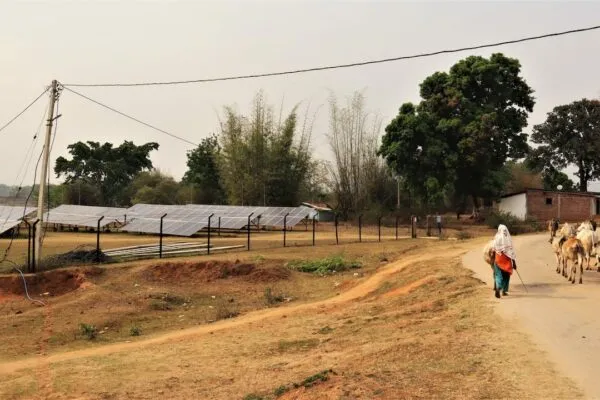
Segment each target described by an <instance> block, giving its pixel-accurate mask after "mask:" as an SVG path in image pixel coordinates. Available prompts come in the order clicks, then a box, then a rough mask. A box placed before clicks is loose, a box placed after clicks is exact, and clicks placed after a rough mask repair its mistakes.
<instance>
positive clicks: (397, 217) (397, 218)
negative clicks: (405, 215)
mask: <svg viewBox="0 0 600 400" xmlns="http://www.w3.org/2000/svg"><path fill="white" fill-rule="evenodd" d="M399 219H400V217H399V216H397V215H396V240H398V220H399Z"/></svg>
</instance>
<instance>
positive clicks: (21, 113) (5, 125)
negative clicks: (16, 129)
mask: <svg viewBox="0 0 600 400" xmlns="http://www.w3.org/2000/svg"><path fill="white" fill-rule="evenodd" d="M47 91H48V88H46V89H45V90H44V91H43V92H42V93H41V94H40V95H39V96H38V97H36V98H35V100H33V101H32V102H31V103H29V105H28V106H27V107H25V109H23V111H21V112H20V113H18V114H17V115H15V116H14V117H13V118H11V119H10V120H9V121H8V122H7V123H6V124H4V125H2V128H0V132H2V131H3V130H4V129H6V128H7V127H8V126H9V125H10V124H12V123H13V122H14V121H15V120H16V119H17V118H19V117H20V116H21V115H23V113H25V111H27V110H29V108H30V107H31V106H32V105H34V104H35V103H36V102H37V101H38V100H39V99H41V98H42V96H43V95H44V94H45V93H46V92H47Z"/></svg>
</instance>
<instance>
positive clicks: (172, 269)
mask: <svg viewBox="0 0 600 400" xmlns="http://www.w3.org/2000/svg"><path fill="white" fill-rule="evenodd" d="M142 276H143V278H144V279H146V280H149V281H153V282H171V283H176V282H212V281H215V280H217V279H228V278H237V277H243V279H244V280H246V281H249V282H257V283H259V282H275V281H278V280H282V279H287V278H288V277H289V276H290V271H289V270H288V269H287V268H285V267H283V266H281V265H271V266H268V265H256V264H251V263H241V262H239V261H236V262H231V261H205V262H165V263H160V264H154V265H150V266H149V267H147V268H146V269H145V270H144V271H143V272H142Z"/></svg>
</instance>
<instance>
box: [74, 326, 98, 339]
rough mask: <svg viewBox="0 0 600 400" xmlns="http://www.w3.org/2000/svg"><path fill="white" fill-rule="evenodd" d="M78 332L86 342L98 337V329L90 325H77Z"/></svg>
mask: <svg viewBox="0 0 600 400" xmlns="http://www.w3.org/2000/svg"><path fill="white" fill-rule="evenodd" d="M79 332H80V333H81V334H82V335H83V336H84V337H86V338H87V339H88V340H93V339H95V338H96V336H98V328H96V327H95V326H94V325H91V324H84V323H81V324H79Z"/></svg>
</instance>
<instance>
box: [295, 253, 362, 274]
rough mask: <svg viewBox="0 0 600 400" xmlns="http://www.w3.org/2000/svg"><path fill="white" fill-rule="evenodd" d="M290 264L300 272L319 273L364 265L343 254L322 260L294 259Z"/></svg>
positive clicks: (329, 272) (328, 272)
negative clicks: (346, 258) (347, 258)
mask: <svg viewBox="0 0 600 400" xmlns="http://www.w3.org/2000/svg"><path fill="white" fill-rule="evenodd" d="M288 265H289V267H290V268H292V269H295V270H297V271H300V272H309V273H312V274H319V275H328V274H331V273H334V272H342V271H347V270H349V269H354V268H360V267H361V266H362V265H361V263H359V262H357V261H352V262H349V261H346V260H344V258H343V257H342V256H332V257H327V258H322V259H320V260H303V261H292V262H290V263H289V264H288Z"/></svg>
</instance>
